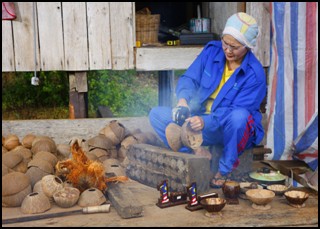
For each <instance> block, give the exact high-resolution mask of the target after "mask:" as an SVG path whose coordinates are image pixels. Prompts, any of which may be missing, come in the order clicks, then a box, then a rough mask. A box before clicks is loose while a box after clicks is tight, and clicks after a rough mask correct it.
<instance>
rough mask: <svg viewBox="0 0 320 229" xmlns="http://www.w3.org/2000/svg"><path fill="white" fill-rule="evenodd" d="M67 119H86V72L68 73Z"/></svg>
mask: <svg viewBox="0 0 320 229" xmlns="http://www.w3.org/2000/svg"><path fill="white" fill-rule="evenodd" d="M69 117H70V119H76V118H88V83H87V72H69Z"/></svg>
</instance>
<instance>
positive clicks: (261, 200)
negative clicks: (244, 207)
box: [246, 189, 275, 210]
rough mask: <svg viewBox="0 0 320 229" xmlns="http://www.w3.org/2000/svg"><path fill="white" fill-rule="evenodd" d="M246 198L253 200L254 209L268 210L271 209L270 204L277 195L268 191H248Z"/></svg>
mask: <svg viewBox="0 0 320 229" xmlns="http://www.w3.org/2000/svg"><path fill="white" fill-rule="evenodd" d="M246 196H247V197H248V199H249V200H251V202H252V207H253V208H255V209H261V210H267V209H270V208H271V206H270V205H269V203H270V202H271V201H272V200H273V198H274V197H275V193H274V192H273V191H270V190H266V189H250V190H248V191H246Z"/></svg>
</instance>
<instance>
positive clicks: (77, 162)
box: [56, 141, 128, 192]
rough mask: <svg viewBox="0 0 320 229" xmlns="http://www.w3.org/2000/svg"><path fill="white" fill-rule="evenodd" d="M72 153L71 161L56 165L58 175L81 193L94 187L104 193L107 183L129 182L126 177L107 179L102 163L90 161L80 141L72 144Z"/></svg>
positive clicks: (60, 162)
mask: <svg viewBox="0 0 320 229" xmlns="http://www.w3.org/2000/svg"><path fill="white" fill-rule="evenodd" d="M71 152H72V158H71V159H67V160H64V161H59V162H58V163H57V164H56V174H57V175H58V176H63V177H65V178H66V180H67V181H69V182H71V183H72V185H73V187H75V188H77V189H79V190H80V192H83V191H84V190H86V189H88V188H92V187H94V188H97V189H99V190H101V191H102V192H104V191H105V190H106V188H107V182H111V181H126V180H128V177H126V176H116V177H110V178H106V176H105V169H104V166H103V165H102V163H100V162H98V161H92V160H90V159H88V158H87V156H86V155H85V154H84V152H83V150H82V148H81V147H80V146H79V143H78V141H75V142H74V143H73V144H72V146H71Z"/></svg>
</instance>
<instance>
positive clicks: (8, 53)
mask: <svg viewBox="0 0 320 229" xmlns="http://www.w3.org/2000/svg"><path fill="white" fill-rule="evenodd" d="M12 40H13V37H12V23H11V21H6V20H3V21H2V72H14V71H15V63H14V51H13V43H12Z"/></svg>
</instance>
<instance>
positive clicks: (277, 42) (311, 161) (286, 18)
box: [266, 2, 318, 170]
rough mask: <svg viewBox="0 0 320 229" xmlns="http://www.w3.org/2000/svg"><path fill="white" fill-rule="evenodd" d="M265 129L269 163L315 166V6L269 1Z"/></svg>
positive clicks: (316, 85) (316, 70)
mask: <svg viewBox="0 0 320 229" xmlns="http://www.w3.org/2000/svg"><path fill="white" fill-rule="evenodd" d="M270 13H271V33H272V34H271V64H270V69H269V73H268V79H269V84H268V101H267V116H268V125H267V129H266V134H267V141H266V145H267V147H269V148H271V149H272V154H270V155H268V159H270V160H290V159H298V160H303V161H305V162H306V163H307V164H308V165H309V166H310V167H311V168H312V169H313V170H315V169H316V168H317V167H318V3H317V2H272V3H270Z"/></svg>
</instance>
